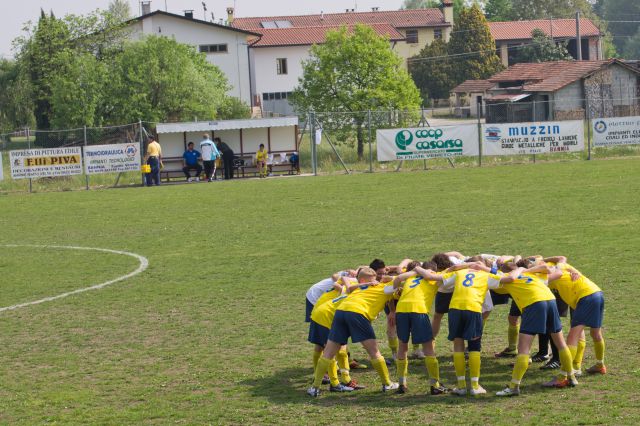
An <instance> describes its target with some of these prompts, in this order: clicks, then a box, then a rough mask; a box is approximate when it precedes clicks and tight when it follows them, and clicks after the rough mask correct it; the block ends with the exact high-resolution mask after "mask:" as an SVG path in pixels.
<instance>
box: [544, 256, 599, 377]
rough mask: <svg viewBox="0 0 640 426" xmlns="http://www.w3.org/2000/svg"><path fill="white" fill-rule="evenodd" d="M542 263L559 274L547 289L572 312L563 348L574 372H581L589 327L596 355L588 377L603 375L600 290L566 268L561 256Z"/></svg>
mask: <svg viewBox="0 0 640 426" xmlns="http://www.w3.org/2000/svg"><path fill="white" fill-rule="evenodd" d="M545 261H547V262H549V263H550V264H551V265H554V264H555V266H556V267H557V268H558V269H559V270H560V271H561V275H560V276H559V277H558V278H557V279H555V280H551V279H550V280H549V288H551V289H554V290H557V291H558V293H559V294H560V297H561V298H562V300H564V301H565V302H566V303H567V304H568V305H569V306H570V307H571V308H572V309H573V310H574V311H573V315H571V329H570V330H569V335H568V336H567V345H568V346H569V350H570V351H571V355H572V356H573V370H574V373H577V374H580V373H581V372H582V357H583V355H584V350H585V347H586V342H585V338H584V328H585V327H589V328H590V333H591V338H592V339H593V347H594V351H595V353H596V364H595V365H593V366H592V367H590V368H588V369H587V373H589V374H606V372H607V367H606V366H605V365H604V337H603V336H602V319H603V317H604V296H603V293H602V290H601V289H600V287H598V286H597V285H596V284H594V283H593V281H591V280H590V279H589V278H587V277H585V276H584V275H582V274H581V273H580V272H579V271H578V270H577V269H575V268H574V267H573V266H571V265H569V264H568V263H566V262H567V259H566V258H565V257H563V256H558V257H554V258H547V259H545Z"/></svg>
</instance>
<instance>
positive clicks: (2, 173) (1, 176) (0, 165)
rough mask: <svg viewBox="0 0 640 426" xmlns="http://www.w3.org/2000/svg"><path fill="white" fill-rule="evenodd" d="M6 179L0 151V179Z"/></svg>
mask: <svg viewBox="0 0 640 426" xmlns="http://www.w3.org/2000/svg"><path fill="white" fill-rule="evenodd" d="M2 179H4V170H3V169H2V153H1V152H0V180H2Z"/></svg>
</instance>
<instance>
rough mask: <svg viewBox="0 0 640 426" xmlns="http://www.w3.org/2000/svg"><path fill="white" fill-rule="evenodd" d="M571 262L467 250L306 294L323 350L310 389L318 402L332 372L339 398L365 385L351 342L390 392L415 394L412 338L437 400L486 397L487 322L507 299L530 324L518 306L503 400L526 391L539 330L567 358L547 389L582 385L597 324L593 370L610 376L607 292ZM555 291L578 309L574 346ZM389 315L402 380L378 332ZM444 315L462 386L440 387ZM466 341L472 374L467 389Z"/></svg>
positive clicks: (373, 269) (349, 277) (313, 336)
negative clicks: (438, 346)
mask: <svg viewBox="0 0 640 426" xmlns="http://www.w3.org/2000/svg"><path fill="white" fill-rule="evenodd" d="M566 261H567V259H566V258H565V257H563V256H556V257H550V258H542V257H541V256H532V257H527V258H521V257H519V256H494V255H478V256H473V257H470V258H465V257H464V256H462V255H461V254H460V253H457V252H449V253H439V254H436V255H434V256H433V258H432V259H431V260H430V261H427V262H424V263H422V264H421V263H419V262H417V261H412V260H411V259H405V260H403V261H402V262H401V263H400V265H398V266H396V267H386V266H385V264H384V262H382V261H381V260H379V259H376V260H374V261H373V262H372V263H371V265H370V266H369V267H366V266H365V267H360V268H358V269H357V270H347V271H341V272H339V273H336V274H334V275H333V276H332V277H331V278H329V279H327V280H323V281H321V282H319V283H317V284H315V285H314V286H312V287H311V289H309V291H308V292H307V321H308V322H310V326H309V338H308V340H309V341H310V342H311V343H313V344H314V345H315V346H314V353H313V354H314V355H313V363H314V382H313V385H312V386H311V387H310V388H309V389H308V390H307V393H308V394H309V395H311V396H314V397H315V396H318V395H319V394H320V386H321V385H322V384H323V383H324V380H325V379H326V375H328V379H329V382H330V383H329V384H330V386H329V390H330V391H332V392H351V391H354V390H357V389H362V388H363V386H361V385H359V384H358V383H356V382H355V380H353V379H352V378H351V377H350V372H349V356H348V352H347V347H346V344H347V340H348V339H349V338H351V341H352V343H358V342H359V343H361V344H362V346H363V347H364V349H365V350H366V351H367V353H368V355H369V357H370V360H371V365H372V367H373V368H374V369H375V370H376V372H377V373H378V375H379V376H380V379H381V381H382V391H383V392H388V391H391V390H397V392H398V393H405V392H407V390H408V386H407V376H408V374H407V372H408V359H407V355H408V349H409V339H410V338H411V340H412V342H413V344H414V347H416V353H417V355H418V356H419V357H420V358H424V362H425V366H426V369H427V372H428V375H429V379H430V385H431V388H430V393H431V394H432V395H439V394H444V393H449V392H450V393H452V394H454V395H459V396H464V395H466V394H467V393H469V394H470V395H474V396H475V395H481V394H486V390H485V389H484V388H483V387H482V386H481V385H480V382H479V379H480V366H481V361H480V350H481V341H482V330H483V320H485V319H486V318H487V317H488V315H489V313H490V311H491V310H492V309H493V305H494V304H503V303H506V302H507V300H506V298H504V297H500V295H508V296H509V297H511V298H512V299H513V302H514V304H515V307H516V309H515V310H516V311H519V312H518V313H520V314H521V324H520V326H519V327H518V326H517V325H514V324H513V322H514V320H513V318H512V317H516V318H517V316H516V313H515V312H514V308H513V307H512V312H511V313H510V326H509V340H510V347H508V348H507V349H505V350H504V351H502V352H501V353H499V354H496V356H515V357H516V360H515V364H514V368H513V372H512V379H511V382H510V383H509V385H508V386H507V387H506V388H505V389H504V390H502V391H499V392H497V393H496V395H497V396H516V395H519V394H520V383H521V381H522V378H523V376H524V374H525V373H526V371H527V369H528V367H529V363H530V357H529V353H530V350H531V345H532V341H533V338H534V336H535V335H536V334H538V335H541V336H550V338H551V340H552V341H553V343H554V345H555V348H556V351H557V354H558V358H559V361H560V373H559V374H558V375H557V376H556V377H554V379H553V380H551V381H549V382H546V383H544V384H543V386H545V387H555V388H563V387H567V386H575V385H577V384H578V382H577V380H576V376H579V375H580V374H582V371H581V363H582V357H583V355H584V350H585V346H586V343H585V338H584V328H585V327H589V328H590V333H591V336H592V338H593V342H594V351H595V356H596V364H595V365H594V366H593V367H591V368H589V369H588V370H587V372H588V373H591V374H596V373H598V374H605V373H606V367H605V365H604V339H603V337H602V330H601V327H602V319H603V313H604V298H603V294H602V291H601V290H600V288H599V287H598V286H596V285H595V284H594V283H593V282H592V281H590V280H589V279H588V278H587V277H585V276H584V275H582V274H581V273H580V272H579V271H578V270H576V269H575V268H573V267H572V266H571V265H569V264H568V263H566ZM551 289H554V290H556V291H557V293H558V294H559V297H560V298H561V300H562V301H564V302H565V303H566V304H567V305H569V306H570V307H571V308H572V318H571V329H570V331H569V334H568V336H567V340H566V341H565V339H564V336H563V334H562V323H561V322H560V315H559V312H558V308H557V305H556V297H555V295H554V294H553V293H552V291H551ZM488 290H491V291H490V292H489V291H488ZM434 303H435V306H436V309H435V311H436V313H435V315H434V318H433V320H434V321H433V324H432V323H431V321H430V317H429V308H430V307H431V306H432V304H434ZM383 309H385V312H387V318H388V321H387V326H388V330H387V334H388V337H389V346H390V348H391V350H392V353H393V358H394V359H395V363H396V371H397V375H398V382H392V381H391V379H390V376H389V371H388V369H387V364H386V362H385V359H384V357H383V356H382V355H381V354H380V351H379V350H378V345H377V341H376V336H375V333H374V330H373V327H372V326H371V322H372V321H373V320H374V319H375V318H376V317H377V316H378V314H379V313H380V312H381V311H382V310H383ZM445 313H448V322H449V336H448V338H449V340H451V341H453V363H454V369H455V372H456V377H457V384H456V386H455V387H454V388H453V389H448V388H446V387H444V386H443V385H442V384H441V383H440V372H439V365H438V360H437V358H436V353H435V349H434V338H435V336H436V335H437V333H438V331H439V328H440V321H441V319H442V316H443V315H444V314H445ZM511 314H513V315H511ZM516 324H517V322H516ZM514 327H515V329H516V333H515V339H514V333H513V331H514V330H513V329H514ZM396 333H397V337H396ZM514 340H515V342H517V347H515V346H516V344H515V343H514V342H513V341H514ZM547 341H548V340H546V341H545V344H546V342H547ZM465 342H466V346H467V349H468V367H469V376H470V386H469V387H468V388H467V381H466V367H467V365H466V364H467V361H466V356H465ZM419 346H421V347H422V348H421V350H420V349H419ZM545 348H546V347H545Z"/></svg>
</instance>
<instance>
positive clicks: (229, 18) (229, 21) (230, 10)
mask: <svg viewBox="0 0 640 426" xmlns="http://www.w3.org/2000/svg"><path fill="white" fill-rule="evenodd" d="M233 12H234V10H233V8H232V7H228V8H227V24H229V25H231V24H232V23H233Z"/></svg>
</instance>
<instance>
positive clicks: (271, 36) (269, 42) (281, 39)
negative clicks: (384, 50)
mask: <svg viewBox="0 0 640 426" xmlns="http://www.w3.org/2000/svg"><path fill="white" fill-rule="evenodd" d="M369 26H370V27H371V28H373V30H374V31H375V32H376V34H378V35H381V36H384V37H389V38H390V39H391V41H399V40H404V36H403V35H402V34H400V33H399V32H398V31H397V30H396V29H395V28H393V26H391V25H389V24H370V25H369ZM340 28H341V27H340V26H339V25H325V26H321V27H307V28H274V29H264V28H263V29H260V30H258V31H259V32H261V33H262V37H261V38H260V39H255V40H254V41H253V42H252V44H251V47H273V46H310V45H312V44H322V43H324V42H325V40H326V34H327V32H328V31H336V30H338V29H340ZM347 31H349V32H351V31H353V26H350V27H347Z"/></svg>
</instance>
